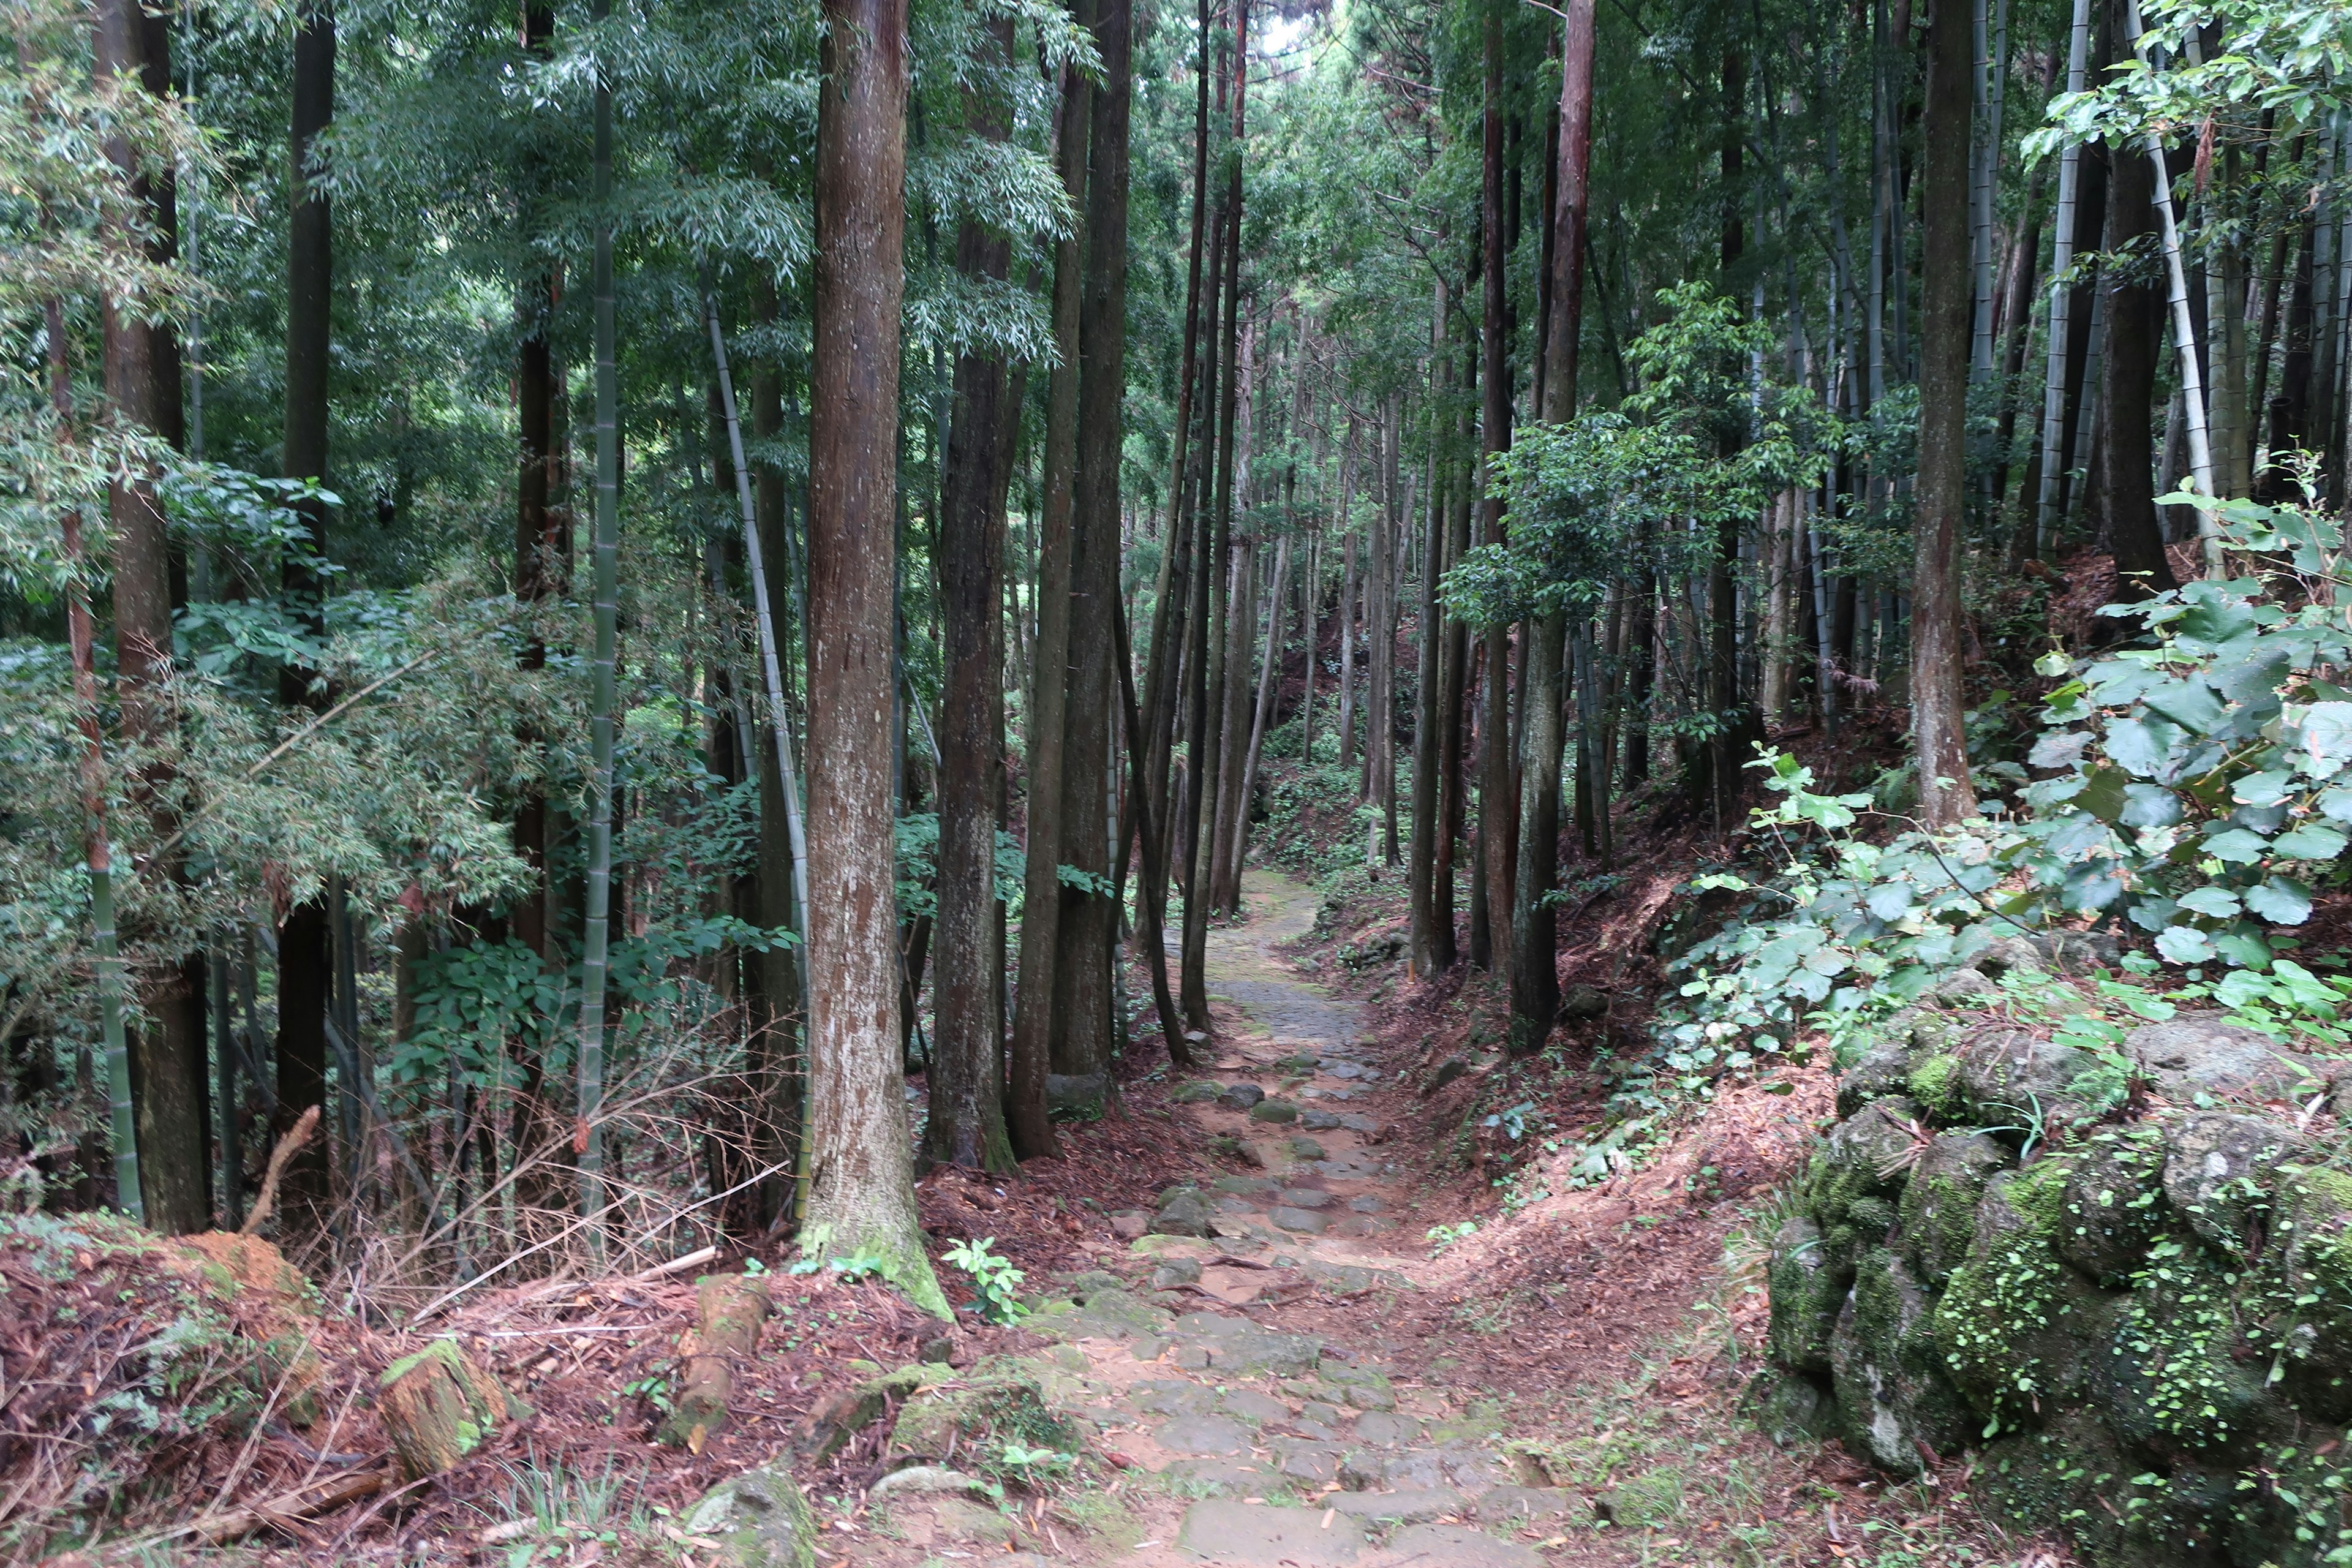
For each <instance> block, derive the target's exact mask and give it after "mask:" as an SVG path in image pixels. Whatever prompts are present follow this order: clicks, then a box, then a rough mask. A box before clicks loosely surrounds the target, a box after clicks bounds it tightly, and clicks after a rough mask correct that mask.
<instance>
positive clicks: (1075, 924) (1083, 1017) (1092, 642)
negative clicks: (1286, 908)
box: [1053, 0, 1133, 1103]
mask: <svg viewBox="0 0 2352 1568" xmlns="http://www.w3.org/2000/svg"><path fill="white" fill-rule="evenodd" d="M1132 18H1133V11H1132V0H1096V5H1095V14H1094V16H1093V18H1092V20H1093V24H1094V30H1095V45H1096V47H1097V49H1099V50H1100V51H1101V53H1102V58H1103V80H1102V84H1101V86H1100V87H1098V88H1097V89H1096V90H1095V92H1094V93H1093V94H1092V96H1091V101H1090V103H1089V105H1088V109H1089V113H1090V117H1091V119H1092V121H1093V125H1092V131H1091V141H1092V149H1091V152H1092V157H1091V165H1090V167H1089V168H1088V170H1087V256H1086V271H1085V275H1084V296H1083V300H1082V303H1081V306H1080V310H1079V321H1078V372H1079V386H1078V440H1077V482H1076V494H1075V499H1074V503H1073V505H1072V508H1071V536H1072V537H1071V551H1070V555H1071V567H1070V631H1069V647H1070V650H1071V656H1072V657H1071V659H1070V689H1069V702H1068V706H1067V709H1066V712H1065V716H1064V723H1065V726H1066V727H1065V731H1064V741H1063V749H1062V824H1063V835H1062V858H1063V860H1064V861H1065V863H1066V864H1068V865H1071V866H1074V867H1076V868H1078V869H1079V870H1081V871H1086V872H1090V873H1092V874H1094V875H1095V876H1097V877H1100V878H1102V879H1104V880H1105V881H1106V882H1107V881H1108V879H1109V877H1110V857H1111V849H1112V846H1111V843H1110V838H1111V829H1110V828H1109V827H1108V826H1107V825H1106V823H1105V816H1106V806H1105V802H1106V800H1107V799H1108V798H1112V797H1114V795H1115V792H1116V788H1117V773H1116V771H1115V768H1114V758H1115V755H1116V753H1115V752H1114V751H1113V749H1112V747H1113V742H1114V731H1115V725H1116V722H1117V721H1116V720H1115V719H1114V718H1113V713H1114V711H1115V709H1116V704H1117V696H1116V680H1117V676H1116V673H1115V671H1114V670H1113V668H1112V664H1111V658H1112V646H1113V642H1114V629H1115V628H1114V626H1113V624H1112V621H1113V612H1114V610H1115V609H1116V608H1117V607H1118V554H1119V521H1120V518H1119V473H1118V467H1119V445H1120V437H1121V435H1122V433H1123V425H1122V419H1123V413H1124V396H1123V395H1124V390H1125V387H1126V384H1127V383H1126V376H1127V174H1128V169H1127V138H1128V118H1129V96H1130V94H1129V60H1130V58H1131V54H1132V43H1133V29H1132ZM1110 815H1112V816H1116V812H1115V811H1114V812H1112V813H1110ZM1060 891H1061V898H1062V919H1061V934H1060V937H1059V939H1058V941H1057V943H1056V953H1057V957H1056V960H1055V966H1054V968H1055V974H1054V987H1055V989H1054V1012H1055V1019H1054V1041H1053V1064H1054V1067H1055V1069H1056V1070H1057V1071H1059V1072H1062V1073H1064V1074H1066V1075H1068V1076H1070V1077H1072V1078H1074V1079H1080V1080H1083V1081H1086V1082H1087V1083H1093V1082H1095V1081H1096V1080H1097V1079H1099V1080H1100V1087H1099V1088H1098V1089H1096V1088H1089V1089H1086V1090H1085V1091H1084V1097H1083V1098H1084V1099H1085V1100H1088V1101H1091V1102H1094V1103H1099V1100H1097V1096H1098V1095H1100V1094H1103V1093H1107V1092H1108V1067H1109V1064H1110V1059H1111V1056H1112V1048H1113V1039H1114V1030H1113V1026H1112V1025H1113V1020H1112V1017H1111V1010H1112V993H1111V989H1110V983H1111V964H1112V963H1113V962H1114V960H1115V957H1116V953H1117V948H1118V905H1117V903H1116V902H1115V901H1114V900H1111V899H1108V898H1106V897H1104V896H1103V895H1102V894H1100V893H1097V892H1089V891H1087V889H1082V888H1072V887H1064V888H1063V889H1060ZM1119 1024H1120V1032H1123V1028H1124V1020H1120V1021H1119Z"/></svg>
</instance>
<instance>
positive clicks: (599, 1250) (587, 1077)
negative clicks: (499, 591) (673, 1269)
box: [573, 0, 621, 1257]
mask: <svg viewBox="0 0 2352 1568" xmlns="http://www.w3.org/2000/svg"><path fill="white" fill-rule="evenodd" d="M611 12H612V6H611V4H610V0H597V3H596V5H595V6H594V8H593V12H592V15H593V17H594V19H595V20H596V21H597V22H598V23H602V22H603V21H604V19H605V18H606V17H607V16H610V15H611ZM595 193H596V276H595V288H596V329H595V330H596V517H595V541H594V546H593V550H594V559H595V594H596V598H595V613H596V655H595V661H594V664H593V683H594V684H593V690H592V692H591V696H590V717H589V741H590V745H591V747H592V750H593V764H592V767H591V777H590V779H589V783H588V889H587V891H588V900H587V902H588V910H587V916H588V919H587V931H586V932H585V941H584V942H583V952H582V956H581V964H580V971H581V973H580V993H581V994H580V1127H579V1131H577V1132H576V1133H575V1134H574V1137H573V1148H574V1150H575V1151H576V1152H577V1153H578V1155H579V1159H580V1213H581V1217H582V1218H583V1220H584V1221H585V1222H586V1225H587V1233H588V1249H589V1252H590V1254H591V1255H592V1256H594V1257H601V1256H602V1255H603V1251H604V1246H603V1234H604V1233H603V1221H602V1215H603V1213H604V1135H603V1131H602V1130H601V1128H600V1127H599V1126H598V1121H599V1118H600V1117H601V1116H602V1115H603V1112H604V982H605V977H606V973H607V969H608V964H607V962H606V952H607V947H608V936H607V933H608V931H609V928H610V926H611V921H612V911H613V704H614V684H615V682H614V673H613V667H614V642H615V641H616V640H617V631H616V624H615V623H616V622H617V620H618V613H617V605H616V601H617V600H618V599H619V597H620V564H619V559H618V555H619V552H618V544H619V536H620V488H621V429H620V401H621V399H620V374H619V372H618V370H617V368H616V367H615V364H614V353H615V349H614V337H615V332H614V324H613V220H612V216H611V213H610V211H609V210H608V209H609V208H610V206H611V205H612V198H613V89H612V84H611V82H610V81H609V80H608V79H606V77H605V75H604V68H603V65H602V63H601V62H600V63H599V65H598V67H597V73H596V173H595Z"/></svg>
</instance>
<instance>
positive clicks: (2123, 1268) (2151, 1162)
mask: <svg viewBox="0 0 2352 1568" xmlns="http://www.w3.org/2000/svg"><path fill="white" fill-rule="evenodd" d="M2163 1171H2164V1149H2163V1145H2162V1144H2161V1143H2160V1142H2158V1136H2157V1132H2156V1130H2155V1129H2154V1128H2152V1127H2151V1128H2147V1129H2145V1130H2142V1129H2133V1130H2129V1131H2122V1130H2118V1131H2105V1132H2100V1133H2096V1134H2094V1135H2093V1136H2092V1137H2091V1138H2090V1139H2089V1140H2087V1141H2086V1142H2084V1143H2083V1144H2082V1145H2081V1146H2080V1147H2079V1148H2077V1149H2074V1150H2072V1151H2069V1153H2068V1158H2067V1165H2066V1180H2065V1186H2064V1190H2063V1193H2062V1194H2061V1208H2060V1214H2059V1219H2058V1230H2057V1233H2056V1236H2055V1238H2054V1239H2055V1244H2056V1246H2057V1249H2058V1255H2059V1256H2060V1257H2061V1258H2064V1259H2065V1260H2066V1261H2067V1262H2068V1263H2070V1264H2072V1265H2073V1266H2074V1268H2077V1269H2080V1270H2081V1271H2082V1272H2083V1273H2084V1274H2087V1275H2089V1276H2090V1277H2091V1278H2092V1279H2096V1280H2098V1281H2099V1282H2100V1283H2101V1284H2103V1285H2111V1286H2121V1285H2124V1284H2126V1283H2127V1282H2128V1281H2129V1279H2130V1277H2131V1274H2132V1272H2133V1271H2134V1270H2135V1269H2137V1268H2139V1267H2140V1266H2141V1264H2142V1263H2143V1262H2144V1261H2145V1260H2146V1258H2147V1248H2148V1245H2149V1243H2150V1242H2152V1241H2153V1240H2154V1239H2155V1237H2156V1234H2157V1232H2158V1231H2159V1230H2161V1229H2162V1228H2163V1227H2164V1226H2166V1225H2167V1224H2168V1223H2169V1216H2168V1215H2167V1213H2166V1211H2165V1204H2164V1188H2163V1184H2162V1181H2161V1179H2160V1178H2161V1176H2162V1174H2163Z"/></svg>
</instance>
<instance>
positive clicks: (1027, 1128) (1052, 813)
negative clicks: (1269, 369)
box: [1005, 68, 1093, 1160]
mask: <svg viewBox="0 0 2352 1568" xmlns="http://www.w3.org/2000/svg"><path fill="white" fill-rule="evenodd" d="M1092 97H1093V93H1092V90H1091V89H1090V88H1089V85H1088V83H1087V78H1086V75H1085V73H1084V72H1082V71H1079V70H1077V69H1076V68H1069V69H1067V70H1066V71H1065V73H1064V75H1063V80H1062V109H1061V126H1060V147H1059V153H1058V155H1059V157H1060V160H1061V168H1062V188H1063V190H1064V191H1065V192H1066V193H1067V195H1068V196H1069V199H1070V206H1071V208H1072V210H1073V211H1075V212H1076V213H1078V214H1080V215H1084V214H1085V212H1086V210H1087V206H1086V201H1087V120H1088V114H1089V110H1088V105H1089V102H1090V100H1091V99H1092ZM1082 238H1083V237H1082V236H1081V235H1080V234H1079V233H1078V232H1077V230H1076V229H1075V228H1074V229H1073V230H1072V231H1071V233H1070V234H1069V235H1068V236H1067V237H1065V238H1064V239H1063V240H1062V241H1061V242H1060V243H1059V244H1058V245H1056V246H1055V248H1054V343H1055V350H1056V358H1055V365H1054V370H1053V375H1052V379H1051V381H1050V383H1049V384H1048V388H1047V393H1046V416H1045V497H1044V507H1043V516H1042V517H1041V518H1040V520H1039V525H1038V542H1037V549H1038V553H1037V589H1036V606H1037V610H1036V614H1037V640H1036V644H1035V653H1034V657H1033V658H1032V660H1031V665H1030V699H1029V712H1028V726H1029V768H1028V779H1027V784H1028V787H1029V844H1028V854H1027V859H1026V863H1025V868H1024V874H1023V884H1022V885H1023V891H1022V900H1021V910H1022V913H1021V979H1020V989H1019V990H1018V991H1017V992H1015V993H1014V994H1013V1053H1012V1062H1011V1069H1010V1081H1009V1082H1008V1083H1007V1084H1006V1086H1005V1094H1006V1100H1005V1121H1006V1124H1007V1127H1008V1129H1009V1131H1011V1133H1012V1135H1013V1152H1014V1153H1015V1154H1017V1155H1019V1156H1020V1157H1021V1158H1022V1159H1024V1160H1032V1159H1035V1158H1037V1157H1039V1156H1041V1155H1051V1154H1055V1153H1058V1152H1060V1143H1059V1142H1058V1141H1057V1140H1056V1139H1055V1135H1054V1123H1053V1120H1052V1118H1051V1116H1050V1115H1049V1114H1048V1108H1047V1106H1046V1103H1045V1075H1046V1074H1047V1072H1048V1071H1050V1070H1051V1067H1052V1060H1053V1042H1054V1035H1055V1017H1054V1003H1055V979H1054V975H1055V969H1056V967H1057V966H1058V964H1059V962H1060V961H1059V959H1058V957H1057V953H1058V950H1059V947H1060V938H1061V908H1062V879H1061V873H1060V867H1061V864H1062V853H1063V843H1062V840H1063V828H1064V825H1063V822H1062V819H1061V813H1062V771H1063V765H1064V760H1065V759H1064V756H1063V742H1064V738H1065V720H1064V713H1065V710H1066V707H1067V702H1068V696H1069V679H1068V678H1069V667H1070V586H1071V581H1070V567H1071V542H1070V513H1071V507H1072V500H1073V496H1074V487H1075V485H1076V478H1077V455H1078V306H1079V297H1080V290H1081V288H1082V285H1083V282H1084V279H1082V277H1081V276H1080V273H1079V267H1080V265H1081V258H1082V255H1083V252H1084V249H1085V247H1084V245H1083V244H1082Z"/></svg>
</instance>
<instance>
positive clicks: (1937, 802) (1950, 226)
mask: <svg viewBox="0 0 2352 1568" xmlns="http://www.w3.org/2000/svg"><path fill="white" fill-rule="evenodd" d="M1974 60H1975V51H1974V49H1973V47H1972V44H1971V40H1970V37H1969V16H1968V13H1966V12H1964V11H1962V10H1961V9H1960V8H1959V7H1958V5H1954V4H1952V3H1951V0H1941V3H1940V4H1938V5H1937V7H1936V10H1935V16H1934V18H1933V21H1932V22H1931V24H1930V27H1929V32H1928V37H1927V119H1926V122H1925V126H1924V131H1925V138H1924V140H1925V143H1926V154H1925V165H1924V168H1923V170H1922V173H1921V176H1920V177H1921V179H1922V181H1923V182H1924V189H1923V192H1922V203H1923V205H1924V208H1925V211H1926V215H1927V221H1926V226H1925V229H1924V232H1923V233H1922V235H1921V237H1920V244H1921V248H1922V251H1923V253H1924V254H1923V256H1922V268H1923V270H1922V278H1921V286H1920V292H1919V298H1920V307H1919V318H1920V320H1919V481H1918V515H1917V519H1916V521H1915V523H1914V524H1913V538H1914V544H1915V546H1916V554H1915V556H1914V560H1913V565H1912V574H1911V742H1912V751H1913V753H1914V759H1915V762H1916V765H1917V767H1918V770H1919V776H1918V784H1919V816H1920V819H1921V820H1922V821H1923V822H1925V823H1927V826H1931V827H1947V826H1951V825H1952V824H1953V823H1956V822H1958V821H1959V820H1961V819H1962V818H1963V817H1966V816H1971V815H1973V814H1974V812H1975V811H1976V792H1975V790H1974V789H1973V788H1972V787H1971V785H1970V784H1969V754H1968V742H1967V737H1966V734H1965V732H1964V731H1963V730H1962V727H1961V718H1962V713H1963V710H1964V709H1965V706H1966V703H1965V700H1964V698H1963V694H1962V685H1963V681H1962V675H1963V667H1962V630H1963V628H1962V626H1961V624H1960V613H1961V612H1960V545H1961V538H1962V534H1963V531H1964V528H1965V524H1966V522H1967V509H1968V460H1969V448H1968V395H1969V392H1968V387H1969V272H1970V270H1971V268H1970V264H1969V228H1968V226H1967V203H1968V195H1969V121H1970V117H1971V110H1972V101H1971V95H1970V90H1969V74H1970V72H1971V70H1972V69H1973V65H1974Z"/></svg>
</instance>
